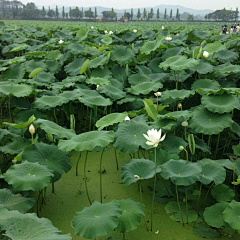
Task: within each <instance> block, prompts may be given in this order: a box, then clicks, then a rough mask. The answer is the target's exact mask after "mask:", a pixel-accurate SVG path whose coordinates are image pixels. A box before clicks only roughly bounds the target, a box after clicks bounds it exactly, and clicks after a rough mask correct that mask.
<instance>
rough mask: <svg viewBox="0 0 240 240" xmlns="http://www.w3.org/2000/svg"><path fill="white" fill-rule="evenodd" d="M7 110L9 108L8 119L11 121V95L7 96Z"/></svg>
mask: <svg viewBox="0 0 240 240" xmlns="http://www.w3.org/2000/svg"><path fill="white" fill-rule="evenodd" d="M8 110H9V118H10V121H11V122H13V117H12V111H11V97H10V95H9V96H8Z"/></svg>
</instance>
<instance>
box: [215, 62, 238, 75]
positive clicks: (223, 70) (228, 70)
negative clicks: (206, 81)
mask: <svg viewBox="0 0 240 240" xmlns="http://www.w3.org/2000/svg"><path fill="white" fill-rule="evenodd" d="M239 72H240V69H239V65H232V64H228V65H227V66H224V67H222V68H220V69H218V70H217V71H216V73H223V74H231V73H239Z"/></svg>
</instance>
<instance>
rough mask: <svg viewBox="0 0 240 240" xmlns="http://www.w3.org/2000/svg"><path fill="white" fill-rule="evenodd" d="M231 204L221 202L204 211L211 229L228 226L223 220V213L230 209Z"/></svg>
mask: <svg viewBox="0 0 240 240" xmlns="http://www.w3.org/2000/svg"><path fill="white" fill-rule="evenodd" d="M228 205H229V203H227V202H221V203H216V204H215V205H212V206H211V207H207V208H205V210H204V213H203V217H204V220H205V221H206V222H207V224H208V225H209V226H211V227H215V228H220V227H223V226H225V225H226V222H225V221H224V219H223V212H224V210H225V209H226V208H227V207H228Z"/></svg>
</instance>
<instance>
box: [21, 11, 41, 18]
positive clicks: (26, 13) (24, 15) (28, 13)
mask: <svg viewBox="0 0 240 240" xmlns="http://www.w3.org/2000/svg"><path fill="white" fill-rule="evenodd" d="M39 16H40V11H39V10H38V9H25V10H23V11H22V12H21V14H20V18H21V19H24V20H31V19H37V18H39Z"/></svg>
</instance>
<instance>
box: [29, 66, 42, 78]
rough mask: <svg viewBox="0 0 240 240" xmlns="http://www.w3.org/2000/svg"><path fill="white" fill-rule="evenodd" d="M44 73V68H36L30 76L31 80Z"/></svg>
mask: <svg viewBox="0 0 240 240" xmlns="http://www.w3.org/2000/svg"><path fill="white" fill-rule="evenodd" d="M41 71H42V68H35V69H34V70H33V71H32V72H31V73H30V74H29V76H28V77H29V78H33V77H35V76H36V75H37V74H38V73H39V72H41Z"/></svg>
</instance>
